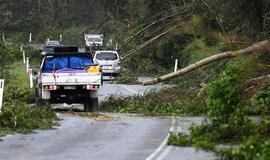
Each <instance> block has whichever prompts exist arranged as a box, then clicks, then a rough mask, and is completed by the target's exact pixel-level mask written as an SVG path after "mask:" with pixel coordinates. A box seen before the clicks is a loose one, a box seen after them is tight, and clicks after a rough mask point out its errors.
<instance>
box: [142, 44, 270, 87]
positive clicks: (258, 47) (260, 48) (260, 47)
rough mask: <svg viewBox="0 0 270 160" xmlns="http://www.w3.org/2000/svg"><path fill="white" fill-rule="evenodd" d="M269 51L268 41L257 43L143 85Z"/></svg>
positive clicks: (209, 58)
mask: <svg viewBox="0 0 270 160" xmlns="http://www.w3.org/2000/svg"><path fill="white" fill-rule="evenodd" d="M268 51H270V40H265V41H261V42H258V43H255V44H253V45H252V46H249V47H247V48H245V49H242V50H238V51H228V52H223V53H219V54H216V55H213V56H210V57H208V58H205V59H203V60H200V61H198V62H196V63H194V64H191V65H189V66H188V67H185V68H183V69H180V70H178V71H177V72H173V73H169V74H167V75H164V76H161V77H158V78H154V79H152V80H148V81H144V82H143V85H153V84H156V83H159V82H163V81H166V80H169V79H173V78H176V77H179V76H181V75H184V74H187V73H189V72H191V71H194V70H196V69H198V68H201V67H203V66H205V65H208V64H210V63H213V62H216V61H219V60H223V59H232V58H235V57H237V56H240V55H246V54H251V53H262V52H268Z"/></svg>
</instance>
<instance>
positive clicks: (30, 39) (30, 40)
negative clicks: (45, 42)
mask: <svg viewBox="0 0 270 160" xmlns="http://www.w3.org/2000/svg"><path fill="white" fill-rule="evenodd" d="M29 42H32V33H30V34H29Z"/></svg>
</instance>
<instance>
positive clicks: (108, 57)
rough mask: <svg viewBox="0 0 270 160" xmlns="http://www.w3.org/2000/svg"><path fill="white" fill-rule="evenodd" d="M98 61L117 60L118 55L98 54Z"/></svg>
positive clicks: (109, 53) (111, 53)
mask: <svg viewBox="0 0 270 160" xmlns="http://www.w3.org/2000/svg"><path fill="white" fill-rule="evenodd" d="M96 59H97V60H117V59H118V57H117V54H116V53H113V52H102V53H97V55H96Z"/></svg>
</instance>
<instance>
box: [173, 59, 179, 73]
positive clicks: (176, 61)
mask: <svg viewBox="0 0 270 160" xmlns="http://www.w3.org/2000/svg"><path fill="white" fill-rule="evenodd" d="M177 69H178V59H176V60H175V66H174V72H177Z"/></svg>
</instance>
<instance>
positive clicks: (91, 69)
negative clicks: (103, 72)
mask: <svg viewBox="0 0 270 160" xmlns="http://www.w3.org/2000/svg"><path fill="white" fill-rule="evenodd" d="M87 72H88V73H99V72H100V67H99V66H90V67H89V68H88V69H87Z"/></svg>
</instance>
